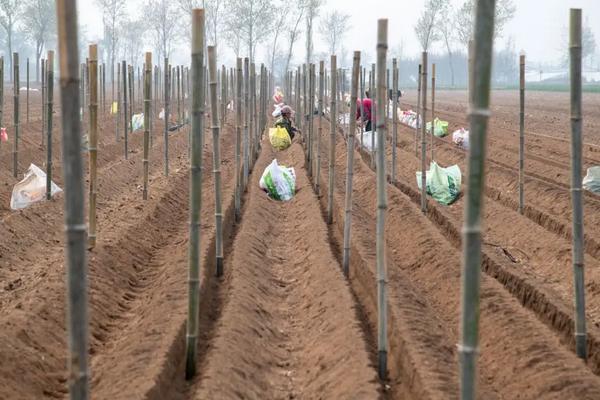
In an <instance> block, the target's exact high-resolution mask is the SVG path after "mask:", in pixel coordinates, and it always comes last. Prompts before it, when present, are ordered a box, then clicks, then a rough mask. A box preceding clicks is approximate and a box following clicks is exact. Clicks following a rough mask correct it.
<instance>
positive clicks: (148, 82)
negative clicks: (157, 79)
mask: <svg viewBox="0 0 600 400" xmlns="http://www.w3.org/2000/svg"><path fill="white" fill-rule="evenodd" d="M151 105H152V53H150V52H146V62H145V63H144V158H143V159H142V163H143V167H144V188H143V191H142V198H143V199H144V200H148V169H149V165H148V163H149V161H148V157H149V153H150V121H151V118H150V113H151V110H150V108H151Z"/></svg>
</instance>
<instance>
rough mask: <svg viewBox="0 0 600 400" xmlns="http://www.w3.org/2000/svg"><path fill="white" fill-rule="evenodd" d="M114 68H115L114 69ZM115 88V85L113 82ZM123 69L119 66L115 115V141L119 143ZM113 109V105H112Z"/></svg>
mask: <svg viewBox="0 0 600 400" xmlns="http://www.w3.org/2000/svg"><path fill="white" fill-rule="evenodd" d="M113 68H114V67H113ZM112 85H113V87H114V86H115V83H114V82H112ZM114 102H115V101H114V96H113V104H114ZM121 107H122V104H121V68H119V65H118V64H117V112H116V113H115V141H117V142H118V141H119V122H120V121H121V118H120V117H121ZM111 109H112V104H111Z"/></svg>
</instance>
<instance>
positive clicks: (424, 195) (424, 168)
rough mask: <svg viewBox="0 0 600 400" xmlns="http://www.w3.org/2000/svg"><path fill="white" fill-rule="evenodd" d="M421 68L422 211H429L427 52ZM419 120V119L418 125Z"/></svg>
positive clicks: (424, 53)
mask: <svg viewBox="0 0 600 400" xmlns="http://www.w3.org/2000/svg"><path fill="white" fill-rule="evenodd" d="M422 57H423V59H422V69H421V74H422V75H421V85H422V94H421V100H422V102H421V120H422V122H421V211H422V212H423V213H425V212H427V128H426V127H427V124H426V121H427V52H426V51H424V52H423V55H422ZM418 123H419V120H418V119H417V126H418Z"/></svg>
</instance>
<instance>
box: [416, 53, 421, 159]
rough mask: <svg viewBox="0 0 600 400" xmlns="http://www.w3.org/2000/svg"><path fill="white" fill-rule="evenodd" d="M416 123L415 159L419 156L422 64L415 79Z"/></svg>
mask: <svg viewBox="0 0 600 400" xmlns="http://www.w3.org/2000/svg"><path fill="white" fill-rule="evenodd" d="M417 80H418V81H419V82H418V83H417V107H416V108H417V110H416V113H417V121H416V122H415V157H418V155H419V129H420V126H419V121H421V120H422V119H423V116H422V115H421V83H422V82H423V64H419V77H418V79H417Z"/></svg>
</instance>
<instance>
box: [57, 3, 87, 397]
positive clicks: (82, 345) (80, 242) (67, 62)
mask: <svg viewBox="0 0 600 400" xmlns="http://www.w3.org/2000/svg"><path fill="white" fill-rule="evenodd" d="M56 14H57V26H58V46H59V54H60V91H61V96H60V99H61V115H62V124H61V127H62V137H63V140H62V154H63V171H64V188H65V203H64V204H65V231H66V240H65V250H66V259H67V260H66V264H67V301H68V311H67V331H68V335H69V355H68V357H67V360H68V363H69V375H68V377H69V378H68V381H67V384H68V387H69V398H70V399H71V400H86V399H87V398H88V397H89V386H88V382H89V373H88V314H87V260H86V254H85V252H86V250H85V238H86V229H85V228H86V226H85V218H84V188H83V163H82V160H81V125H80V120H79V112H80V111H79V110H80V108H79V107H80V105H79V100H80V99H79V90H78V86H79V79H80V78H79V74H78V71H77V69H78V68H79V55H78V53H79V50H78V46H77V2H76V1H75V0H57V1H56Z"/></svg>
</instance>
